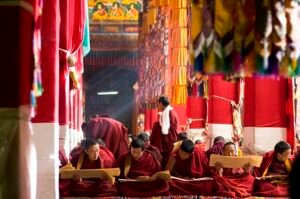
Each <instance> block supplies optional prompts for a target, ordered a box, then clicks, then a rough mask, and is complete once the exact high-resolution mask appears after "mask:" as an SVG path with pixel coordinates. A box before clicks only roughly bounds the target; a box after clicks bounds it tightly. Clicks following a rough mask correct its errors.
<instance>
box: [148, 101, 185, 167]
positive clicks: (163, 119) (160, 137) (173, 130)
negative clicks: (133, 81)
mask: <svg viewBox="0 0 300 199" xmlns="http://www.w3.org/2000/svg"><path fill="white" fill-rule="evenodd" d="M158 110H159V111H161V112H160V117H159V122H155V123H154V125H153V128H152V133H151V136H150V143H151V145H153V146H155V147H157V148H158V149H159V150H160V152H161V154H162V156H163V161H162V165H163V166H164V165H165V164H166V163H167V161H168V157H169V155H170V154H171V151H172V149H173V143H175V142H176V141H177V129H178V125H179V120H178V116H177V114H176V112H175V111H174V110H173V108H172V107H171V106H170V102H169V99H168V98H167V97H166V96H161V97H159V99H158Z"/></svg>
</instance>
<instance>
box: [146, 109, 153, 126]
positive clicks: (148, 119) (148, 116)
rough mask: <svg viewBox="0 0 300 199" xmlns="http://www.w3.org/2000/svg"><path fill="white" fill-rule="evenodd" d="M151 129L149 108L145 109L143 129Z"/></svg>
mask: <svg viewBox="0 0 300 199" xmlns="http://www.w3.org/2000/svg"><path fill="white" fill-rule="evenodd" d="M151 129H152V126H151V109H145V131H150V130H151Z"/></svg>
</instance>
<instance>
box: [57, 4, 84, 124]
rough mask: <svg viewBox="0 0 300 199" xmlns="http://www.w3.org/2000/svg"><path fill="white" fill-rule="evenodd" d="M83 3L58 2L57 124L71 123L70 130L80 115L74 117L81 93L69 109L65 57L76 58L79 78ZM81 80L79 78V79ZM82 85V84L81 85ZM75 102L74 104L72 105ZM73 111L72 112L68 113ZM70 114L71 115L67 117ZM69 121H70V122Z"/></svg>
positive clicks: (78, 106)
mask: <svg viewBox="0 0 300 199" xmlns="http://www.w3.org/2000/svg"><path fill="white" fill-rule="evenodd" d="M85 6H86V4H85V2H84V1H79V0H65V1H60V13H61V25H60V45H59V47H60V93H59V101H60V106H59V123H60V124H61V125H64V124H69V122H71V124H72V125H71V127H72V128H77V124H75V123H77V121H80V120H78V118H76V119H75V117H82V116H81V115H77V116H76V115H74V114H75V112H78V110H79V109H81V107H82V105H81V104H79V101H78V100H76V99H78V95H79V94H80V93H81V91H76V93H75V94H74V96H73V99H72V102H73V104H72V106H77V108H75V109H74V107H70V103H69V102H70V100H71V99H70V96H69V94H70V93H69V92H70V87H71V86H72V85H71V86H70V82H69V81H70V80H69V74H68V73H69V71H68V63H67V56H68V55H69V54H74V55H75V56H76V57H77V60H78V62H77V64H76V71H77V74H78V76H81V73H82V71H83V61H82V52H81V45H82V40H83V33H84V23H85V17H86V14H87V13H85V12H86V9H85ZM79 79H81V77H80V78H79ZM81 85H82V84H81ZM74 102H75V103H74ZM71 109H73V110H72V111H70V110H71ZM69 113H72V115H69ZM70 120H71V121H70Z"/></svg>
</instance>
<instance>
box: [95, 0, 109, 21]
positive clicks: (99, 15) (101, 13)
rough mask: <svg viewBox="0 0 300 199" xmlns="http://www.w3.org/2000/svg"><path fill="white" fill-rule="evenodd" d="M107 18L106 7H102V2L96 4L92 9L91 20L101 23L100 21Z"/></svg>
mask: <svg viewBox="0 0 300 199" xmlns="http://www.w3.org/2000/svg"><path fill="white" fill-rule="evenodd" d="M107 17H108V14H107V10H106V7H105V6H104V4H103V3H102V2H99V3H97V4H96V6H95V7H94V12H93V16H92V20H93V21H101V20H105V19H107Z"/></svg>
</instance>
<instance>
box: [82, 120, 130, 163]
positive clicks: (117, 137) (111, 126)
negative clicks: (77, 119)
mask: <svg viewBox="0 0 300 199" xmlns="http://www.w3.org/2000/svg"><path fill="white" fill-rule="evenodd" d="M82 131H83V132H84V135H85V137H86V138H90V139H98V138H101V139H102V140H103V141H104V142H105V144H106V147H107V148H108V149H109V150H110V151H111V152H112V153H113V154H114V156H115V158H116V159H118V158H119V157H120V156H121V155H122V154H124V153H126V152H127V151H128V145H129V143H128V130H127V128H126V127H125V126H124V125H123V124H122V123H121V122H119V121H117V120H115V119H112V118H109V117H107V116H97V117H94V118H91V119H90V121H89V122H85V123H83V124H82Z"/></svg>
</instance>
